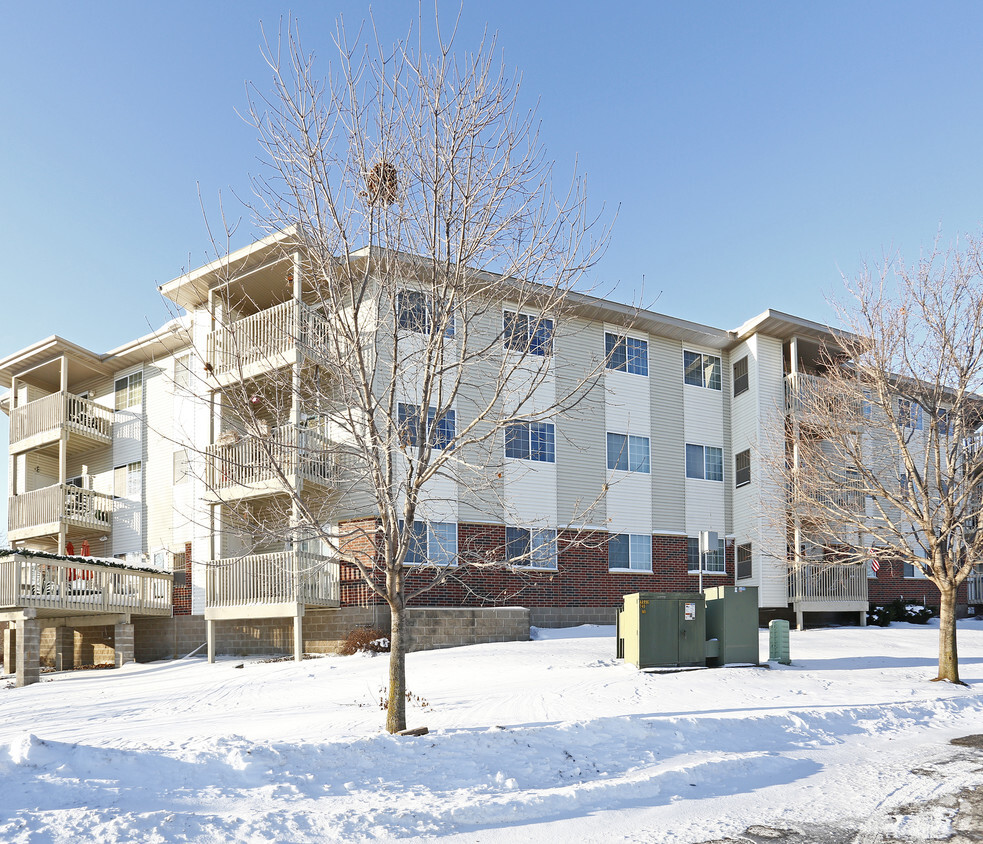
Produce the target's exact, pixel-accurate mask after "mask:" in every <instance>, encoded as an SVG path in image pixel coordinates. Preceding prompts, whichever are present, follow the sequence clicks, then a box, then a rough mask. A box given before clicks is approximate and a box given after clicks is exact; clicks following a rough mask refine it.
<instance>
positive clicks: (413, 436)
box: [396, 402, 456, 449]
mask: <svg viewBox="0 0 983 844" xmlns="http://www.w3.org/2000/svg"><path fill="white" fill-rule="evenodd" d="M396 416H397V420H396V423H397V426H398V428H399V441H400V443H401V444H402V445H403V446H406V447H407V448H416V446H417V445H418V444H419V442H420V422H421V418H420V406H419V405H416V404H404V403H403V402H399V403H398V404H397V406H396ZM427 431H429V432H430V447H431V448H436V449H444V448H447V447H448V446H449V445H450V444H451V442H452V441H453V440H454V437H455V435H456V434H455V412H454V411H453V410H448V411H446V412H445V413H444V415H443V416H441V417H440V418H439V419H438V418H437V410H436V408H433V407H431V408H430V409H429V410H428V411H427Z"/></svg>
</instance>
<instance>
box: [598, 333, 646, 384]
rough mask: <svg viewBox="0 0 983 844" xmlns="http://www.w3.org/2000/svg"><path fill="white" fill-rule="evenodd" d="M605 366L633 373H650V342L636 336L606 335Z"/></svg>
mask: <svg viewBox="0 0 983 844" xmlns="http://www.w3.org/2000/svg"><path fill="white" fill-rule="evenodd" d="M604 352H605V364H604V365H605V366H606V367H607V368H608V369H615V370H617V371H618V372H630V373H631V374H632V375H648V374H649V344H648V341H647V340H639V339H637V338H636V337H619V336H618V335H617V334H605V335H604Z"/></svg>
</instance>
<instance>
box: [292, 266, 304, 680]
mask: <svg viewBox="0 0 983 844" xmlns="http://www.w3.org/2000/svg"><path fill="white" fill-rule="evenodd" d="M292 257H293V277H294V288H293V293H294V313H296V315H297V317H296V323H295V325H294V331H295V332H296V334H297V336H296V337H295V338H294V362H293V367H292V369H291V382H290V387H291V391H290V425H291V428H292V432H293V441H292V443H291V445H292V449H293V454H291V460H292V462H293V477H294V496H293V500H292V501H291V503H290V538H291V554H290V568H291V571H290V577H291V578H292V583H293V599H294V600H295V601H296V602H297V615H296V616H295V617H294V659H296V660H298V661H299V660H300V657H301V650H302V647H303V644H302V642H301V640H300V638H299V637H300V624H301V622H300V617H301V615H302V614H303V612H304V605H303V604H302V603H301V589H300V537H299V536H298V535H297V527H298V525H299V524H300V502H299V501H298V500H297V499H298V497H299V496H300V494H301V491H302V489H303V484H304V481H303V480H302V479H301V475H300V465H301V457H300V447H301V432H300V374H301V373H300V366H301V361H302V355H301V352H300V338H301V336H302V334H303V326H302V324H301V323H302V320H303V318H304V315H303V311H302V307H303V292H304V286H303V284H302V279H301V276H300V273H301V264H300V252H294V253H293V256H292Z"/></svg>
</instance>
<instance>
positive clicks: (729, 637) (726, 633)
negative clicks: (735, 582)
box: [706, 586, 758, 665]
mask: <svg viewBox="0 0 983 844" xmlns="http://www.w3.org/2000/svg"><path fill="white" fill-rule="evenodd" d="M706 596H707V638H708V639H716V640H717V641H718V642H719V648H718V651H717V653H718V655H716V656H712V657H710V658H708V659H707V662H708V664H710V665H728V664H733V663H750V664H751V665H757V664H758V587H757V586H715V587H714V588H712V589H707V590H706Z"/></svg>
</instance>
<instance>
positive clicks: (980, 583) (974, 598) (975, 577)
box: [966, 569, 983, 604]
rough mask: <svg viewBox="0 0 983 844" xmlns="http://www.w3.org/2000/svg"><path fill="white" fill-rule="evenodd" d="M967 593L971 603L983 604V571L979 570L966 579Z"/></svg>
mask: <svg viewBox="0 0 983 844" xmlns="http://www.w3.org/2000/svg"><path fill="white" fill-rule="evenodd" d="M966 591H967V593H968V595H967V597H968V600H969V603H971V604H983V570H981V569H977V570H976V571H974V572H973V573H972V574H971V575H970V576H969V577H967V578H966Z"/></svg>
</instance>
